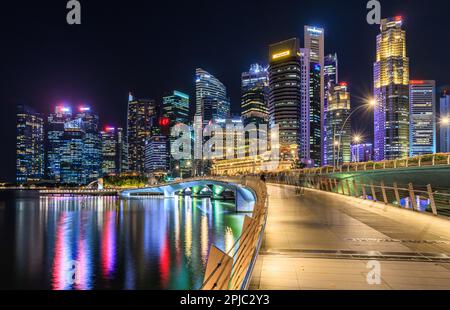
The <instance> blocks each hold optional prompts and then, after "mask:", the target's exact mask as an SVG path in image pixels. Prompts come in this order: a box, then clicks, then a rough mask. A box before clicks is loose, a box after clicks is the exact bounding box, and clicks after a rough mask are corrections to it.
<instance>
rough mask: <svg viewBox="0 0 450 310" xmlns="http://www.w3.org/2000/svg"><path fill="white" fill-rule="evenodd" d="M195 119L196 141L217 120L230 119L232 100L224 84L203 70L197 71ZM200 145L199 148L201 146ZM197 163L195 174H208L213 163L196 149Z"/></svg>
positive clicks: (195, 164) (194, 169)
mask: <svg viewBox="0 0 450 310" xmlns="http://www.w3.org/2000/svg"><path fill="white" fill-rule="evenodd" d="M195 75H196V77H195V104H196V106H195V119H194V126H193V127H194V140H197V136H198V135H199V133H200V132H201V130H202V128H203V126H205V125H207V124H208V123H210V122H215V121H217V120H224V119H228V118H229V116H230V99H229V98H228V97H227V89H226V87H225V85H223V83H222V82H220V81H219V80H218V79H217V78H216V77H214V76H213V75H212V74H210V73H209V72H207V71H205V70H203V69H200V68H198V69H196V70H195ZM201 145H202V143H199V144H198V146H201ZM194 156H195V161H194V165H193V174H194V175H196V176H198V175H205V174H208V173H209V171H210V169H209V167H210V166H211V163H208V162H204V160H203V159H202V158H203V153H202V149H201V148H200V147H197V148H194Z"/></svg>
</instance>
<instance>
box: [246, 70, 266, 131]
mask: <svg viewBox="0 0 450 310" xmlns="http://www.w3.org/2000/svg"><path fill="white" fill-rule="evenodd" d="M241 90H242V98H241V108H242V119H243V120H244V126H246V125H248V124H267V122H268V111H267V106H268V100H269V76H268V72H267V69H266V68H263V67H262V66H260V65H259V64H252V65H251V66H250V70H249V71H248V72H244V73H242V79H241Z"/></svg>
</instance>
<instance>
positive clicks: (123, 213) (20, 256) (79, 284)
mask: <svg viewBox="0 0 450 310" xmlns="http://www.w3.org/2000/svg"><path fill="white" fill-rule="evenodd" d="M0 198H1V197H0ZM2 212H3V214H0V219H1V221H0V231H3V230H5V231H6V235H7V238H8V240H14V241H12V242H2V243H0V250H1V251H2V253H8V251H9V252H10V253H14V254H13V255H11V257H9V259H8V258H2V259H1V262H2V264H1V267H0V271H2V274H6V275H7V276H6V277H3V279H2V280H0V284H1V286H0V287H4V288H37V289H55V290H69V289H77V290H85V289H196V288H198V287H200V285H201V282H202V279H203V273H204V269H205V267H206V262H207V257H208V251H209V247H210V245H211V244H212V243H214V244H215V245H217V246H218V247H219V248H221V249H227V250H229V248H230V247H231V246H232V244H233V243H234V241H235V240H236V238H237V237H238V236H239V235H240V232H241V228H242V222H243V215H240V214H236V213H235V209H234V206H233V205H232V204H230V203H225V202H219V201H212V202H211V201H210V200H209V199H201V200H197V199H191V198H179V199H178V198H176V199H159V198H146V199H131V200H121V199H119V198H115V197H83V198H63V197H54V198H50V197H41V198H37V197H34V198H33V197H26V198H21V197H17V198H14V199H9V200H6V207H5V208H4V210H0V213H2ZM7 222H8V223H9V224H7ZM7 269H12V270H13V272H6V271H7ZM3 270H4V271H5V273H3Z"/></svg>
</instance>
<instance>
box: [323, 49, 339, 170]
mask: <svg viewBox="0 0 450 310" xmlns="http://www.w3.org/2000/svg"><path fill="white" fill-rule="evenodd" d="M323 74H324V87H325V96H324V100H323V102H324V104H323V132H324V135H323V138H324V140H323V143H322V145H323V147H322V152H323V154H324V156H323V159H324V162H323V163H322V165H327V164H328V163H327V155H326V154H327V140H326V139H327V133H326V128H327V111H328V98H329V96H330V95H331V92H332V90H333V88H334V86H336V85H338V83H339V65H338V58H337V54H330V55H327V56H325V61H324V73H323Z"/></svg>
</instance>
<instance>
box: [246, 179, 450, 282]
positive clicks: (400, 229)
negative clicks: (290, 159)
mask: <svg viewBox="0 0 450 310" xmlns="http://www.w3.org/2000/svg"><path fill="white" fill-rule="evenodd" d="M268 190H269V195H270V198H269V199H270V200H269V217H268V222H267V226H266V232H265V238H264V242H263V245H262V248H261V252H260V255H259V258H258V261H257V264H256V266H255V269H254V273H253V278H252V283H251V285H250V289H295V290H297V289H449V290H450V220H447V219H442V218H436V217H433V216H428V215H422V214H416V213H414V212H412V211H408V210H402V209H398V208H394V207H385V206H384V205H381V204H374V203H370V202H365V201H362V200H359V199H356V198H351V197H346V196H341V195H338V194H333V193H325V192H320V191H315V190H308V189H307V190H305V193H304V195H302V196H296V195H295V189H294V188H292V187H289V186H280V185H269V186H268ZM373 260H375V261H377V262H379V264H380V267H381V273H380V275H381V284H380V285H369V284H368V283H367V275H368V273H369V271H370V269H368V266H367V263H368V262H369V261H373Z"/></svg>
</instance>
